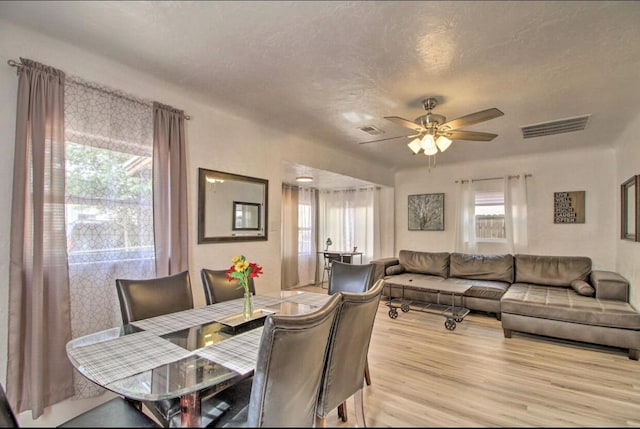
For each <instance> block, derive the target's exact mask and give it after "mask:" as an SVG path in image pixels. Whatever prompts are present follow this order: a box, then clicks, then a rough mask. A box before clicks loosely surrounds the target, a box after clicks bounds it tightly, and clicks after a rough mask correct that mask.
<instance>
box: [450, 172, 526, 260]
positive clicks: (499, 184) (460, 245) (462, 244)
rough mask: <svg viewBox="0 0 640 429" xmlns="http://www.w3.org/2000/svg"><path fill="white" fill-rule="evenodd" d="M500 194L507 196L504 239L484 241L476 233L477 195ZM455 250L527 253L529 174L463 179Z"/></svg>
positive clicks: (505, 197) (505, 200) (457, 217)
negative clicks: (527, 178) (527, 180)
mask: <svg viewBox="0 0 640 429" xmlns="http://www.w3.org/2000/svg"><path fill="white" fill-rule="evenodd" d="M478 193H499V194H500V195H502V196H503V197H504V238H502V239H498V240H496V239H492V240H483V239H479V238H478V237H477V235H476V204H477V201H476V195H477V194H478ZM457 200H458V207H457V210H456V233H455V250H456V252H462V253H518V252H526V251H527V248H528V240H527V186H526V175H525V174H520V175H517V176H504V177H502V178H497V179H481V180H476V181H473V180H471V179H468V180H461V181H460V183H459V185H458V197H457Z"/></svg>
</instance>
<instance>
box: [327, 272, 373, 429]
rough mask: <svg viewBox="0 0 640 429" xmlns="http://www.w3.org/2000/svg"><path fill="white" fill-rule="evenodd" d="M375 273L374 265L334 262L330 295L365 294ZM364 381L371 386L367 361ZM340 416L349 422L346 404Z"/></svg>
mask: <svg viewBox="0 0 640 429" xmlns="http://www.w3.org/2000/svg"><path fill="white" fill-rule="evenodd" d="M374 273H375V265H374V264H360V265H357V264H356V265H352V264H345V263H342V262H337V261H336V262H334V263H333V267H332V269H331V277H330V278H329V291H328V292H329V295H332V294H334V293H337V292H350V293H364V292H366V291H367V290H369V288H370V287H371V283H372V282H373V278H374ZM364 379H365V381H366V383H367V386H370V385H371V375H370V373H369V362H368V360H367V361H365V366H364ZM338 415H339V416H340V417H341V418H342V420H343V421H345V422H346V421H347V409H346V403H345V404H342V405H340V407H338Z"/></svg>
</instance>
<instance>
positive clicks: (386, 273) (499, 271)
mask: <svg viewBox="0 0 640 429" xmlns="http://www.w3.org/2000/svg"><path fill="white" fill-rule="evenodd" d="M372 263H373V264H374V265H375V267H376V269H375V278H374V281H376V280H377V279H378V278H385V289H384V291H383V294H384V295H385V296H386V297H391V298H397V297H400V294H401V293H404V294H405V295H404V297H405V298H408V299H414V300H420V301H425V302H436V299H438V297H437V295H436V293H435V292H434V293H432V292H428V291H425V290H417V289H416V290H411V289H406V288H405V289H404V291H403V290H402V289H401V288H394V287H390V284H392V283H394V281H393V278H394V277H395V276H404V278H405V279H407V280H408V279H409V278H416V277H419V278H420V279H422V280H424V279H427V280H428V281H433V282H434V285H437V282H455V283H464V284H470V285H471V288H470V289H468V290H467V292H466V293H465V294H464V297H461V298H460V301H459V302H456V305H462V304H464V306H465V307H466V308H469V309H470V310H474V311H482V312H488V313H493V314H495V315H496V317H497V319H498V320H501V322H502V328H503V331H504V336H505V338H510V337H511V335H512V333H513V332H514V331H515V332H524V333H530V334H536V335H545V336H550V337H556V338H563V339H568V340H574V341H582V342H588V343H593V344H601V345H607V346H613V347H620V348H625V349H628V350H629V358H630V359H635V360H638V358H640V313H639V312H638V311H637V310H636V309H634V308H633V306H631V304H629V302H628V299H629V282H628V281H627V280H626V279H625V278H624V277H622V276H621V275H619V274H618V273H615V272H612V271H602V270H592V265H591V259H590V258H588V257H583V256H538V255H524V254H516V255H510V254H503V255H481V254H464V253H447V252H420V251H413V250H401V251H400V252H399V254H398V258H384V259H378V260H375V261H372ZM397 279H398V278H396V280H397ZM439 299H440V302H441V303H445V304H449V303H450V298H449V302H447V296H446V295H444V296H441V297H439ZM463 300H464V302H462V301H463Z"/></svg>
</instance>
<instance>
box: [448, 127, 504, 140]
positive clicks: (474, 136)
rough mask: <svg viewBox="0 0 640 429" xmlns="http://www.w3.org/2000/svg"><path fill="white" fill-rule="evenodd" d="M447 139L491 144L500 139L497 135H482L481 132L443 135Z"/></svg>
mask: <svg viewBox="0 0 640 429" xmlns="http://www.w3.org/2000/svg"><path fill="white" fill-rule="evenodd" d="M442 134H443V135H444V136H445V137H448V138H450V139H451V140H471V141H479V142H490V141H491V140H493V139H495V138H496V137H498V135H497V134H491V133H481V132H480V131H459V130H458V131H456V130H454V131H447V132H445V133H442Z"/></svg>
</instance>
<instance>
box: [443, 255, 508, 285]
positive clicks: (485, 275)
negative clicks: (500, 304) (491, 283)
mask: <svg viewBox="0 0 640 429" xmlns="http://www.w3.org/2000/svg"><path fill="white" fill-rule="evenodd" d="M449 264H450V265H449V276H450V277H456V278H461V279H475V280H497V281H502V282H508V283H512V282H513V256H512V255H510V254H506V255H480V254H468V253H452V254H451V257H450V261H449Z"/></svg>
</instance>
